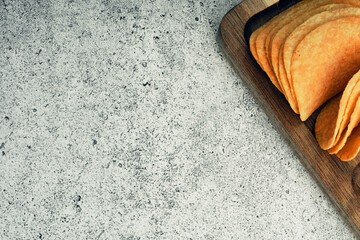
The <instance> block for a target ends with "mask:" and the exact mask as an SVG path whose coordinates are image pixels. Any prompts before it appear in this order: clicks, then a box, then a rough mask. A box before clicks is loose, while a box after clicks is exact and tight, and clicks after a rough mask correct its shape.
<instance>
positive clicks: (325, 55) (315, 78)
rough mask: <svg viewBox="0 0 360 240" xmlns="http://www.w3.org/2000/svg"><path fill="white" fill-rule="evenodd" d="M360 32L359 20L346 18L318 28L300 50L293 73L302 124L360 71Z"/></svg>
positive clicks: (293, 63)
mask: <svg viewBox="0 0 360 240" xmlns="http://www.w3.org/2000/svg"><path fill="white" fill-rule="evenodd" d="M359 32H360V18H359V17H344V18H341V19H337V20H334V21H330V22H327V23H325V24H323V25H321V26H319V27H318V28H316V29H315V30H313V31H312V32H310V33H309V34H308V35H306V37H305V38H304V39H303V40H302V41H301V42H300V43H299V45H298V46H297V48H296V50H295V52H294V55H293V57H292V62H291V68H290V71H291V77H292V80H293V86H294V91H295V96H296V99H297V102H298V105H299V112H300V118H301V120H302V121H305V120H306V119H307V118H308V117H309V116H310V115H311V114H312V113H313V112H314V111H315V110H316V109H317V108H318V107H320V106H321V105H322V104H323V103H324V102H326V101H327V100H328V99H330V98H331V97H333V96H335V95H336V94H337V93H339V92H340V91H342V90H343V89H344V88H345V86H346V84H347V83H348V81H349V79H350V78H351V76H352V75H354V74H355V73H356V72H357V71H358V69H360V34H359Z"/></svg>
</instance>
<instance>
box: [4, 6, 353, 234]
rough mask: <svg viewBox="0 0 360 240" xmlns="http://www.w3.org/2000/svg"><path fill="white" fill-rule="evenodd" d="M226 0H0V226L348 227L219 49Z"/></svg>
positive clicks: (332, 230) (113, 229)
mask: <svg viewBox="0 0 360 240" xmlns="http://www.w3.org/2000/svg"><path fill="white" fill-rule="evenodd" d="M238 3H239V1H238V0H236V1H234V0H232V1H223V0H216V1H202V2H199V1H168V0H151V1H150V0H149V1H145V0H133V1H125V0H123V1H112V0H103V1H78V0H69V1H51V2H50V1H10V0H3V1H0V30H1V44H0V47H1V54H0V239H231V238H232V239H352V238H353V235H352V233H351V232H350V230H349V229H348V227H347V226H346V225H345V223H343V221H342V219H341V218H340V217H339V215H338V214H337V213H336V211H335V210H334V208H333V206H332V205H331V203H330V202H329V201H328V199H327V198H326V197H325V195H324V194H323V193H322V191H321V190H320V189H319V187H318V186H317V185H316V183H315V182H314V181H313V180H312V178H311V177H310V175H309V174H308V173H307V171H306V170H305V168H304V167H303V166H302V165H301V164H300V162H299V160H298V159H297V157H296V156H294V154H293V153H292V151H291V150H290V148H289V147H288V146H287V145H286V143H285V142H284V140H283V138H282V137H281V136H280V135H279V134H278V133H277V132H276V130H275V129H274V127H273V126H272V124H271V123H270V122H269V120H268V118H267V116H266V115H265V114H264V112H263V111H262V110H261V109H260V108H259V105H258V104H257V103H256V102H255V101H254V99H253V97H252V96H251V95H250V93H249V91H248V90H247V89H246V87H245V86H244V85H243V84H242V82H241V79H239V78H238V76H237V75H236V74H235V73H234V71H233V70H232V68H231V67H230V65H229V64H228V63H227V62H226V61H225V59H224V57H223V56H222V54H221V53H220V51H219V47H218V45H217V43H216V40H215V36H216V33H217V29H218V26H219V23H220V20H221V18H222V17H223V16H224V15H225V13H226V12H227V11H228V10H230V9H231V8H232V7H234V6H235V5H236V4H238Z"/></svg>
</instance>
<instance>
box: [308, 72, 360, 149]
mask: <svg viewBox="0 0 360 240" xmlns="http://www.w3.org/2000/svg"><path fill="white" fill-rule="evenodd" d="M359 96H360V71H359V72H357V73H356V74H355V75H354V76H353V77H352V78H351V79H350V81H349V82H348V84H347V85H346V88H345V90H344V91H343V93H342V94H339V95H338V96H336V97H335V98H333V99H331V100H330V101H329V102H328V103H327V104H326V105H325V107H324V108H323V109H322V110H321V112H320V114H319V116H318V118H317V119H316V123H315V136H316V139H317V141H318V143H319V145H320V147H321V148H322V149H325V150H327V149H330V148H332V147H333V146H334V145H336V144H337V142H338V141H339V139H340V137H341V134H342V132H343V131H344V129H345V128H346V127H347V126H348V124H349V121H350V118H351V117H352V115H353V112H354V109H355V106H356V104H357V101H358V99H359Z"/></svg>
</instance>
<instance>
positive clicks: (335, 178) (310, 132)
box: [218, 0, 360, 239]
mask: <svg viewBox="0 0 360 240" xmlns="http://www.w3.org/2000/svg"><path fill="white" fill-rule="evenodd" d="M295 1H296V0H295ZM276 2H277V1H276V0H244V1H243V2H242V3H240V4H239V5H237V6H236V7H235V8H233V9H232V10H230V11H229V12H228V13H227V14H226V15H225V16H224V18H223V19H222V21H221V24H220V29H219V34H218V42H219V44H220V47H221V49H222V51H223V53H224V55H225V56H226V58H227V59H228V60H229V62H230V63H231V64H232V66H233V67H234V69H235V70H236V72H237V73H238V75H239V76H240V78H241V79H242V80H243V82H244V83H245V85H246V86H247V87H248V88H249V89H250V91H251V92H252V94H253V96H254V98H255V99H256V100H257V101H258V103H259V104H260V105H261V106H262V108H263V110H264V111H265V112H266V114H267V115H268V117H269V118H270V120H271V121H272V123H273V124H274V125H275V127H276V128H277V130H278V131H279V132H280V133H281V134H282V136H283V137H284V138H285V139H286V140H287V142H288V144H289V145H290V146H291V148H292V149H293V150H294V151H295V153H296V154H297V155H298V157H299V159H300V160H301V161H302V163H303V164H304V165H305V167H306V168H307V169H308V171H309V172H310V174H311V175H312V176H313V178H314V179H315V180H316V182H317V183H318V184H319V185H320V187H321V188H322V189H323V190H324V192H325V193H327V195H328V196H329V198H330V200H331V201H332V202H333V203H334V205H335V207H336V208H337V210H339V213H340V214H341V216H342V217H343V219H344V220H345V221H346V222H347V223H348V224H349V226H350V227H351V229H352V230H353V232H354V234H355V235H356V237H357V238H359V239H360V187H359V186H360V167H359V166H360V164H359V162H360V157H357V158H356V159H354V160H352V161H350V162H342V161H340V160H339V159H338V158H337V157H336V156H335V155H330V154H328V153H327V152H326V151H324V150H322V149H321V148H320V147H319V145H318V143H317V141H316V139H315V136H314V123H315V119H316V116H317V114H318V111H317V112H316V113H314V114H313V116H311V117H310V119H309V120H307V121H306V122H301V121H300V118H299V116H298V115H297V114H295V113H294V112H293V111H292V110H291V108H290V106H289V104H288V102H287V101H286V99H285V98H284V96H283V95H282V94H281V93H280V92H279V91H278V90H277V89H276V88H275V87H274V86H273V85H272V83H271V82H270V80H269V79H268V77H267V75H266V74H265V73H264V72H263V71H262V69H261V68H260V66H259V65H258V64H257V63H256V61H255V59H254V58H253V57H252V55H251V53H250V50H249V47H248V42H247V40H248V37H249V36H250V34H251V32H252V31H254V30H255V29H256V28H257V27H259V25H261V21H262V22H265V21H267V20H268V19H269V18H270V17H271V16H273V15H275V14H277V13H278V12H279V11H281V10H282V9H283V8H286V5H289V4H291V2H289V1H286V0H284V1H283V0H281V2H280V3H276ZM270 6H272V7H271V8H270V9H269V7H270ZM284 6H285V7H284ZM264 9H267V10H265V12H262V13H260V14H257V13H259V12H261V11H262V10H264ZM255 14H257V15H256V17H254V18H251V17H252V16H253V15H255ZM250 18H251V19H250ZM249 19H250V21H249V23H248V24H247V25H246V23H247V22H248V20H249ZM245 25H246V26H245ZM358 164H359V166H358Z"/></svg>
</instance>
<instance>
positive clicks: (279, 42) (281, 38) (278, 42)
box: [269, 4, 360, 113]
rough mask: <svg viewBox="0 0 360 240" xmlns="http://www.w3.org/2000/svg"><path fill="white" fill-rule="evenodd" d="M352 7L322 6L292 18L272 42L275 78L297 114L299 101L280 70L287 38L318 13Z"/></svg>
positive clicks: (341, 5)
mask: <svg viewBox="0 0 360 240" xmlns="http://www.w3.org/2000/svg"><path fill="white" fill-rule="evenodd" d="M350 6H351V5H347V4H328V5H324V6H320V7H318V8H314V9H311V10H309V11H307V12H305V13H303V14H301V15H300V16H297V17H294V18H292V19H293V20H292V21H291V22H289V23H288V24H286V25H285V26H283V27H282V28H281V29H279V31H278V32H277V33H275V34H274V36H273V39H272V42H271V48H270V53H269V54H270V55H271V65H272V67H273V70H274V73H275V76H276V77H277V79H278V82H279V85H280V86H281V87H282V89H283V92H284V95H285V96H286V98H287V100H288V101H289V104H290V106H291V108H292V109H293V110H294V112H296V113H298V112H299V111H298V105H297V101H296V99H295V96H294V93H293V91H292V90H291V89H290V84H289V81H288V79H287V77H286V75H284V74H280V69H279V63H280V61H281V60H280V59H281V58H283V54H282V53H283V49H282V47H283V44H284V42H285V40H286V38H287V37H288V36H289V35H290V34H291V33H292V31H293V30H294V29H295V28H296V27H297V26H299V25H300V24H302V23H303V22H304V21H305V20H307V19H308V18H310V17H312V16H314V15H316V14H318V13H321V12H324V11H329V10H334V9H341V8H345V7H350ZM354 9H357V8H354ZM359 13H360V9H359Z"/></svg>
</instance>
